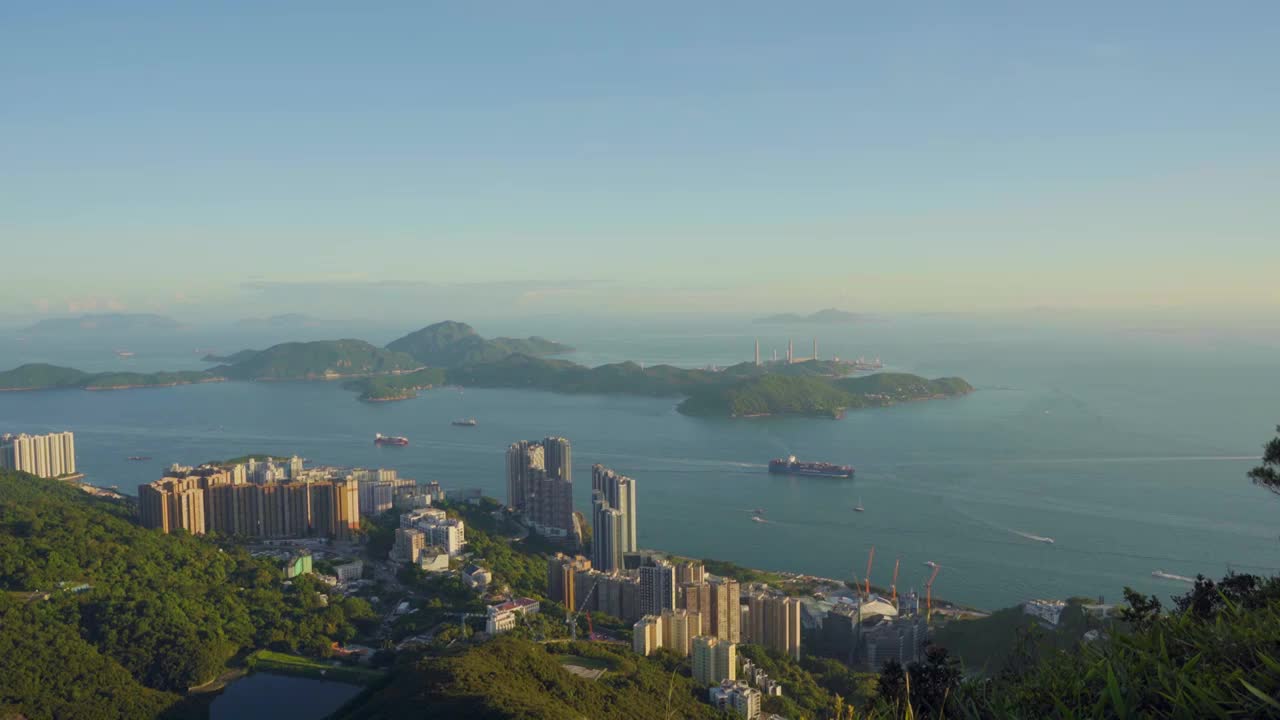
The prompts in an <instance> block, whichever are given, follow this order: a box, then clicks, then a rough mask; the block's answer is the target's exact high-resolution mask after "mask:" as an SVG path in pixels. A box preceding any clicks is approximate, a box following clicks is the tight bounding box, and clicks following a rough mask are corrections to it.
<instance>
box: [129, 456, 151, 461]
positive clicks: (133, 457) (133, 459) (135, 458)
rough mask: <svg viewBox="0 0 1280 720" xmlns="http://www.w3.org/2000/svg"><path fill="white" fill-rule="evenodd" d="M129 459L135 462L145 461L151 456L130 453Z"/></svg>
mask: <svg viewBox="0 0 1280 720" xmlns="http://www.w3.org/2000/svg"><path fill="white" fill-rule="evenodd" d="M129 459H130V460H132V461H134V462H143V461H145V460H150V459H151V456H150V455H130V456H129Z"/></svg>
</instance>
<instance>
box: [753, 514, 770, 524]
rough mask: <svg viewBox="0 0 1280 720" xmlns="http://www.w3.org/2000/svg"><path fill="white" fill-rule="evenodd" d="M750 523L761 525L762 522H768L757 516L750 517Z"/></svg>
mask: <svg viewBox="0 0 1280 720" xmlns="http://www.w3.org/2000/svg"><path fill="white" fill-rule="evenodd" d="M751 522H758V523H762V522H768V521H767V520H765V519H764V518H762V517H760V516H759V515H752V516H751Z"/></svg>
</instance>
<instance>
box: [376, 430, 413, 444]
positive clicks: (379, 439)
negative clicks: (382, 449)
mask: <svg viewBox="0 0 1280 720" xmlns="http://www.w3.org/2000/svg"><path fill="white" fill-rule="evenodd" d="M373 444H374V445H399V446H404V445H408V444H409V438H407V437H399V436H397V435H383V434H382V433H377V434H375V435H374V436H373Z"/></svg>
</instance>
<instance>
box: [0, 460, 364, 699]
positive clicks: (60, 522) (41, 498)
mask: <svg viewBox="0 0 1280 720" xmlns="http://www.w3.org/2000/svg"><path fill="white" fill-rule="evenodd" d="M132 515H133V511H132V507H131V506H130V505H128V504H126V503H124V502H118V501H113V500H107V499H102V498H97V497H93V496H91V495H88V494H86V493H83V492H81V491H80V490H78V489H76V488H75V487H74V486H71V485H67V484H64V483H59V482H53V481H49V480H41V479H39V478H35V477H32V476H30V475H26V474H23V473H10V472H0V658H2V659H3V660H0V662H2V663H3V667H4V672H3V680H0V709H15V708H16V709H17V710H16V711H17V712H21V713H23V714H24V715H26V716H27V717H32V718H49V717H58V718H62V717H67V718H104V717H127V718H134V717H137V718H152V717H155V716H156V715H157V713H158V712H160V711H161V710H162V709H163V708H165V707H168V706H171V705H173V704H174V703H176V702H177V701H178V696H177V695H176V694H174V693H176V692H180V691H183V690H185V689H186V688H188V687H190V686H192V685H197V684H200V683H202V682H205V681H207V680H209V679H211V678H212V677H214V676H215V675H216V674H217V673H218V672H219V671H220V670H221V669H222V667H223V664H224V663H225V662H226V661H227V660H228V659H229V658H231V657H232V656H233V655H234V654H236V653H237V652H238V651H240V650H241V649H247V648H254V647H262V646H264V645H266V644H268V643H272V644H278V645H281V646H282V647H288V648H297V647H299V646H307V647H309V646H313V645H319V644H326V645H327V644H328V643H329V642H331V641H332V640H334V639H347V638H349V637H350V635H351V633H352V632H353V629H352V627H351V625H350V622H349V621H350V620H351V619H353V618H361V619H364V618H368V617H371V616H372V611H370V610H369V608H368V605H367V604H365V603H364V602H363V601H353V600H344V599H341V598H337V597H334V598H330V600H329V603H328V606H327V607H321V606H320V603H319V602H318V601H317V600H316V593H317V592H318V591H319V590H320V587H319V585H318V584H317V583H316V582H315V581H314V580H312V579H311V578H310V577H307V576H304V577H302V578H295V580H294V582H293V584H292V585H291V586H289V587H285V586H284V585H283V584H282V582H281V576H280V571H279V569H278V568H276V567H275V566H274V565H273V564H272V563H270V562H268V561H263V560H258V559H255V558H253V557H251V556H249V555H248V554H247V553H245V552H244V551H243V550H240V549H233V548H228V549H226V550H225V551H224V550H220V549H219V548H218V547H217V545H215V544H214V543H213V542H211V541H209V540H207V539H205V538H200V537H192V536H189V535H185V534H174V535H162V534H160V533H158V532H154V531H150V530H145V529H143V528H141V527H139V526H137V525H136V524H134V522H133V520H132ZM299 580H300V581H301V582H299ZM80 584H83V585H84V587H82V588H75V589H73V588H74V587H75V586H78V585H80ZM36 591H40V592H43V593H47V597H46V596H44V595H35V596H33V595H32V593H33V592H36ZM326 631H327V632H326ZM2 715H3V714H2V713H0V716H2Z"/></svg>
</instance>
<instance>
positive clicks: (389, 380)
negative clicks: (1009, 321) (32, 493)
mask: <svg viewBox="0 0 1280 720" xmlns="http://www.w3.org/2000/svg"><path fill="white" fill-rule="evenodd" d="M569 350H570V348H568V347H567V346H565V345H561V344H559V343H556V342H552V341H550V340H546V339H543V338H539V337H529V338H523V339H521V338H494V339H485V338H482V337H480V335H479V334H477V333H476V331H475V330H474V329H473V328H471V326H469V325H466V324H465V323H458V322H452V321H448V322H441V323H436V324H434V325H429V326H427V327H425V328H422V329H421V330H417V331H415V332H412V333H410V334H408V335H405V336H404V337H402V338H399V339H398V340H395V341H393V342H391V343H389V344H388V345H387V346H386V347H385V348H379V347H376V346H374V345H371V344H369V343H367V342H364V341H362V340H350V339H348V340H326V341H315V342H305V343H282V344H279V345H275V346H272V347H270V348H267V349H266V350H258V351H255V350H245V351H241V352H239V353H234V354H232V355H229V356H227V357H226V360H227V361H228V362H226V363H225V364H222V365H218V366H217V367H214V368H211V369H210V370H207V371H203V372H199V371H188V372H179V373H98V374H91V373H84V372H81V371H79V370H75V369H73V368H65V367H57V366H53V365H23V366H22V367H19V368H16V369H14V370H10V371H8V372H3V373H0V390H36V389H45V388H59V387H78V388H85V389H102V390H105V389H124V388H132V387H148V386H167V385H182V384H190V383H197V382H218V381H223V380H250V381H283V380H344V381H345V382H344V387H346V388H347V389H349V390H352V391H354V392H355V393H357V397H358V398H359V399H360V400H363V401H366V402H389V401H396V400H408V399H411V398H414V397H417V395H418V393H419V392H420V391H422V390H427V389H431V388H435V387H439V386H441V385H446V384H448V385H460V386H464V387H483V388H517V389H529V390H547V391H551V392H558V393H594V394H626V395H642V396H650V397H674V398H682V400H681V402H680V403H679V405H678V410H679V411H680V412H681V413H684V414H687V415H696V416H719V417H751V416H761V415H809V416H818V417H839V416H840V415H841V413H843V412H844V411H846V410H850V409H858V408H867V407H883V406H885V405H891V404H895V403H901V402H909V401H914V400H928V399H936V398H946V397H955V396H958V395H964V394H967V393H969V392H972V391H973V387H972V386H971V385H969V383H967V382H965V381H964V380H962V379H960V378H940V379H936V380H929V379H926V378H923V377H920V376H918V375H910V374H904V373H877V374H874V375H867V376H857V377H854V376H850V373H852V372H853V371H854V370H855V365H854V364H852V363H848V362H840V361H835V360H807V361H803V362H797V363H792V364H787V363H766V364H762V365H756V364H754V363H750V362H743V363H738V364H737V365H732V366H730V367H727V368H720V369H693V368H679V367H674V366H671V365H654V366H649V367H644V366H641V365H639V364H637V363H634V362H621V363H612V364H608V365H601V366H599V367H594V368H592V367H587V366H584V365H579V364H577V363H574V362H571V361H569V360H564V359H561V358H554V357H547V356H549V355H555V354H560V353H563V352H567V351H569Z"/></svg>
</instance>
